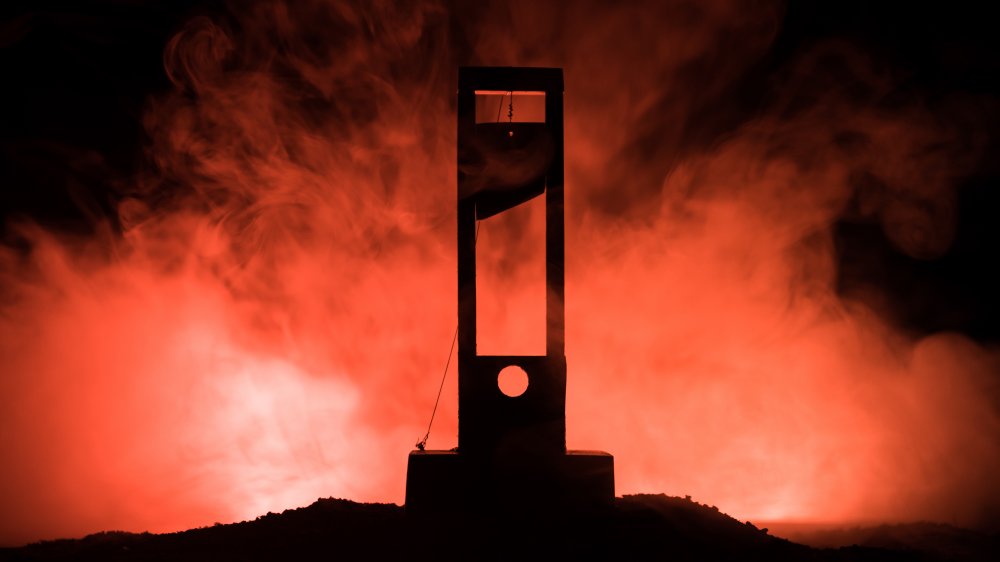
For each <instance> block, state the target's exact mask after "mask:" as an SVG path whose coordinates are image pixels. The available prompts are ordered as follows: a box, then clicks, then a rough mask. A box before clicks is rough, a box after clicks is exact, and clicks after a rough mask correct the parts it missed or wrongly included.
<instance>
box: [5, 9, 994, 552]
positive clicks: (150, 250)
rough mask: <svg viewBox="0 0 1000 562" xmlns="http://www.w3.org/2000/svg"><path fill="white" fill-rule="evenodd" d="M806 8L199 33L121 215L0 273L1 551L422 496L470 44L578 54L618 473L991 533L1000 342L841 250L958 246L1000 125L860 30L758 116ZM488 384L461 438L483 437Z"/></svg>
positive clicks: (159, 106)
mask: <svg viewBox="0 0 1000 562" xmlns="http://www.w3.org/2000/svg"><path fill="white" fill-rule="evenodd" d="M781 17H782V10H781V7H780V6H777V5H773V4H771V3H765V2H762V3H760V4H759V5H757V6H754V7H752V9H751V8H750V7H748V6H746V4H745V3H723V2H718V3H711V2H710V3H704V2H676V3H670V4H668V5H664V3H659V2H650V3H647V4H645V5H643V4H628V5H622V6H612V5H605V4H604V3H598V2H595V3H587V2H582V3H581V2H573V3H567V4H558V3H544V4H543V5H538V3H534V2H530V3H529V2H525V3H516V2H515V3H502V4H486V5H475V6H473V5H471V4H465V3H460V4H459V5H457V6H446V5H438V4H429V3H420V4H417V3H414V4H407V3H403V4H400V3H393V2H375V3H371V4H363V5H352V4H347V3H337V2H322V1H319V0H315V1H310V2H296V3H294V4H292V3H287V4H286V3H284V2H277V1H269V2H259V3H254V4H252V5H251V6H249V7H245V6H240V7H239V8H236V7H234V8H233V9H232V10H231V11H230V12H229V13H227V14H224V15H219V16H215V17H212V18H209V17H195V18H193V19H192V20H191V21H189V22H188V23H187V25H186V26H185V27H184V28H183V29H181V30H179V31H178V33H177V34H176V35H175V36H174V37H173V39H172V40H171V41H170V42H169V43H168V44H167V45H166V46H165V48H164V66H165V70H166V74H167V76H168V77H169V78H170V80H171V82H172V83H173V84H174V88H173V89H172V90H171V91H170V92H168V93H166V94H164V95H161V96H157V97H155V98H151V99H150V100H149V103H148V107H147V109H146V111H145V114H144V121H143V123H144V126H145V128H146V131H147V133H148V135H149V138H150V139H151V140H150V143H149V145H148V146H147V147H146V148H147V161H148V166H147V169H146V171H145V173H143V174H141V176H140V177H138V178H136V180H135V181H134V183H133V185H130V186H129V187H128V188H127V189H126V190H124V191H121V192H120V193H119V196H118V198H117V201H118V207H117V211H118V212H117V216H115V217H113V218H111V219H109V220H108V224H107V227H106V228H104V229H100V230H99V231H98V234H97V235H94V236H92V237H89V238H86V239H80V238H69V237H66V236H61V235H57V234H55V233H51V232H46V231H44V230H42V229H40V228H38V227H35V226H32V225H30V224H21V225H18V226H17V227H16V228H18V229H19V235H20V236H21V237H22V238H23V239H25V240H27V241H29V242H30V244H29V245H30V249H29V250H28V251H15V250H12V249H8V250H4V253H3V254H2V257H0V273H2V286H3V299H4V300H3V301H2V306H3V308H2V310H0V332H2V335H3V337H2V339H0V342H2V343H0V357H2V364H3V365H4V376H3V377H2V378H0V385H2V386H0V412H2V413H0V419H2V423H0V428H2V429H0V431H2V433H0V443H2V446H3V449H4V450H5V451H8V454H7V455H5V456H6V457H7V461H6V463H5V464H6V466H5V469H4V475H5V478H3V479H0V496H2V497H3V498H5V500H4V509H3V512H2V516H0V540H3V541H4V542H23V541H27V540H33V539H38V538H51V537H55V536H66V535H79V534H83V533H87V532H93V531H97V530H101V529H111V528H124V529H129V530H146V529H148V530H152V531H164V530H176V529H181V528H186V527H190V526H197V525H206V524H211V523H212V522H214V521H231V520H237V519H243V518H252V517H255V516H257V515H259V514H261V513H264V512H266V511H269V510H281V509H284V508H288V507H293V506H297V505H303V504H306V503H309V502H310V501H312V500H313V499H315V498H316V497H319V496H340V497H349V498H351V499H355V500H360V501H395V502H401V501H402V497H403V487H404V472H405V455H406V452H407V451H408V450H409V449H410V447H411V446H412V444H413V442H414V441H415V440H416V439H417V438H418V437H419V436H421V435H422V434H423V431H424V428H425V426H424V424H425V423H426V419H427V416H428V415H429V413H430V409H431V407H432V405H433V399H434V392H435V390H436V385H437V383H438V381H439V379H438V377H439V376H440V372H441V368H442V367H443V362H444V360H445V358H446V356H447V351H448V349H447V347H448V344H449V342H450V341H451V337H452V335H453V331H454V325H455V319H456V309H455V274H454V272H455V267H456V263H455V248H454V223H455V215H454V212H455V211H454V206H455V205H454V203H455V189H456V187H455V144H454V143H455V134H454V131H455V127H454V119H455V116H454V101H453V98H454V80H455V66H456V65H457V64H482V65H547V66H560V67H564V68H565V69H566V70H565V74H566V84H567V87H566V98H565V100H566V101H565V103H566V176H567V179H566V186H567V187H566V195H567V356H568V361H569V390H568V393H569V394H568V431H569V435H568V439H569V445H570V447H576V448H602V449H606V450H608V451H610V452H612V453H613V454H615V456H616V457H617V460H616V464H617V476H618V478H617V487H618V493H619V494H621V493H632V492H640V491H646V492H659V491H664V492H667V493H674V494H691V495H693V496H695V497H696V498H698V499H699V500H701V501H707V502H710V503H714V504H716V505H718V506H719V507H720V508H721V509H723V510H724V511H726V512H728V513H731V514H733V515H734V516H737V517H741V518H756V519H813V520H817V519H822V520H857V519H861V518H865V519H892V520H900V519H916V518H924V519H933V520H945V521H953V522H957V523H963V524H979V523H982V522H983V521H985V520H986V516H987V515H988V514H989V513H991V510H996V509H997V501H998V498H1000V489H998V485H997V484H996V482H995V481H994V480H995V479H993V478H992V476H991V475H993V474H995V473H996V471H997V469H1000V447H998V445H997V443H998V442H1000V441H998V439H997V437H998V436H1000V418H998V415H997V414H998V411H997V403H998V389H997V379H996V373H997V369H998V367H1000V365H998V363H997V361H998V359H997V354H996V350H992V349H986V348H983V347H981V346H979V345H978V344H976V343H975V342H973V341H971V340H969V339H967V338H965V337H963V336H961V335H959V334H936V335H932V336H930V337H926V338H923V339H916V338H914V337H912V336H910V335H909V334H907V333H905V332H903V331H901V330H899V329H897V328H895V327H893V326H892V325H890V324H888V323H887V322H886V321H884V320H882V319H881V318H879V317H878V316H877V315H876V314H875V312H874V311H873V310H872V309H870V308H869V307H868V306H867V305H866V304H865V303H863V302H857V301H847V300H845V299H842V298H840V296H839V295H838V294H837V292H836V287H835V279H836V267H837V264H836V259H835V252H834V244H833V237H832V226H833V224H834V221H836V220H837V219H838V218H840V217H842V216H844V215H860V216H865V217H871V218H873V219H875V220H879V221H880V222H881V224H882V225H883V228H884V230H885V232H886V234H887V236H888V237H889V239H890V240H891V241H892V242H893V243H894V244H895V245H896V246H897V247H898V248H899V249H900V250H902V251H904V252H907V253H908V254H910V255H913V256H918V257H922V258H931V257H935V256H939V255H941V254H942V253H944V252H945V251H947V249H948V247H949V245H950V243H951V241H952V237H953V235H954V229H955V203H954V198H955V185H956V184H957V182H958V181H959V180H960V179H961V178H962V177H963V175H964V174H966V173H968V172H969V170H970V169H971V166H972V165H973V164H974V162H975V160H976V158H977V157H978V155H979V152H980V151H981V150H982V148H981V146H980V144H981V143H980V140H979V139H978V137H977V136H976V134H975V133H976V131H978V129H977V128H976V125H975V123H969V122H968V118H967V117H966V116H965V115H964V114H958V113H955V112H952V113H948V112H943V113H942V111H941V109H940V107H938V106H935V107H931V106H929V105H928V103H927V102H926V101H925V100H921V99H919V98H916V97H914V96H911V97H905V98H904V99H898V96H897V97H894V96H895V95H896V94H895V92H896V91H897V90H896V89H895V88H894V84H895V81H896V80H897V77H894V76H893V74H892V71H891V69H886V68H881V67H880V66H879V63H878V61H876V60H873V59H870V58H869V57H868V56H866V55H865V54H864V53H863V52H862V51H860V50H858V49H857V48H855V47H852V46H851V45H847V44H842V43H836V42H827V43H822V44H818V45H816V46H815V48H814V49H812V50H810V51H807V52H802V53H800V54H798V55H797V56H796V57H795V58H794V60H792V61H791V62H790V63H788V64H786V65H783V66H782V67H781V68H780V69H779V70H778V71H776V72H774V73H772V74H771V75H770V76H771V78H770V79H771V83H769V84H768V85H767V91H768V92H770V95H769V96H767V98H766V99H765V100H764V101H762V102H754V103H753V104H749V102H746V101H745V100H743V99H742V98H741V97H740V95H739V93H740V91H741V89H742V88H745V87H747V83H746V81H747V80H748V76H751V75H752V70H753V69H754V68H755V67H756V65H760V64H762V63H761V61H762V60H765V59H766V57H767V55H768V50H769V48H770V47H771V45H772V43H773V41H774V39H775V35H776V33H777V30H778V28H779V25H780V23H781ZM734 100H736V101H734ZM748 104H749V105H750V107H748ZM958 105H960V104H955V105H953V106H948V107H957V106H958ZM970 131H971V133H970ZM536 207H537V206H534V207H525V209H523V210H520V211H519V214H518V215H517V216H516V217H515V216H513V215H512V216H511V217H497V218H496V219H491V221H493V222H491V221H487V222H486V223H485V225H484V226H483V227H482V228H483V233H482V237H481V239H480V241H481V243H482V245H483V246H484V249H483V250H482V251H483V252H484V253H481V254H480V255H481V256H483V257H484V258H485V259H484V261H485V262H486V263H485V264H484V269H482V270H481V271H482V272H484V277H485V278H484V279H482V280H481V283H483V285H484V286H487V287H490V291H491V292H493V291H495V292H496V293H497V294H499V293H501V292H502V293H506V294H508V295H509V296H510V299H511V302H512V303H514V304H513V305H512V306H511V307H507V308H504V307H502V306H486V307H484V308H483V309H482V310H481V315H482V316H481V318H480V321H481V323H482V325H484V326H493V327H494V329H493V330H492V331H487V332H488V335H489V334H495V335H497V336H496V337H499V338H501V340H502V339H503V338H504V337H508V338H510V341H494V342H491V343H489V344H488V345H486V347H489V348H490V349H494V348H502V347H504V345H507V344H512V345H520V344H521V343H522V342H523V341H525V340H532V338H534V341H537V338H536V337H534V336H537V335H538V334H537V333H536V334H527V335H526V334H525V333H523V330H520V329H519V327H520V324H519V323H518V322H519V321H520V320H521V319H523V318H526V317H530V318H534V317H535V316H537V313H536V311H533V310H532V309H531V308H530V307H532V306H533V305H536V304H537V303H538V302H539V298H538V294H536V293H532V292H531V291H530V289H531V287H525V286H524V283H523V281H524V280H525V279H534V278H536V277H537V275H536V274H537V273H538V271H536V269H537V266H538V264H539V263H541V262H540V261H539V260H538V258H539V254H538V252H540V251H541V247H539V246H537V245H536V246H534V248H535V249H534V250H532V245H531V244H529V242H530V241H531V238H532V236H531V234H530V233H532V232H534V233H537V232H539V231H540V228H539V221H540V220H541V218H542V214H541V212H540V211H539V209H538V208H536ZM494 223H495V224H494ZM494 242H496V243H497V244H498V246H499V245H501V244H508V246H509V247H513V248H515V249H516V250H517V252H518V255H523V257H524V260H523V261H520V260H516V259H511V257H510V255H509V254H508V255H502V254H500V253H497V252H495V251H493V252H492V253H490V251H488V250H486V249H485V247H486V245H487V243H490V244H492V243H494ZM532 252H535V253H532ZM538 324H539V323H537V322H535V323H533V324H532V326H537V325H538ZM505 334H506V336H505ZM481 336H482V334H481ZM455 379H456V377H455V376H454V373H452V374H451V375H450V382H449V384H448V386H447V387H446V388H447V391H446V393H445V396H444V399H443V402H442V406H441V408H440V409H439V411H438V418H437V421H436V422H435V427H434V433H433V434H432V438H431V442H430V446H431V447H435V448H448V447H451V446H453V445H454V443H455V430H456V426H457V420H456V396H455V395H456V387H455ZM993 512H994V513H995V511H993Z"/></svg>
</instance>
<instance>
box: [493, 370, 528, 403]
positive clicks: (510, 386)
mask: <svg viewBox="0 0 1000 562" xmlns="http://www.w3.org/2000/svg"><path fill="white" fill-rule="evenodd" d="M497 386H498V387H500V392H502V393H504V395H505V396H510V397H511V398H517V397H518V396H520V395H522V394H524V391H526V390H528V373H525V372H524V369H522V368H520V367H518V366H517V365H509V366H507V367H504V368H503V369H501V370H500V374H499V375H497Z"/></svg>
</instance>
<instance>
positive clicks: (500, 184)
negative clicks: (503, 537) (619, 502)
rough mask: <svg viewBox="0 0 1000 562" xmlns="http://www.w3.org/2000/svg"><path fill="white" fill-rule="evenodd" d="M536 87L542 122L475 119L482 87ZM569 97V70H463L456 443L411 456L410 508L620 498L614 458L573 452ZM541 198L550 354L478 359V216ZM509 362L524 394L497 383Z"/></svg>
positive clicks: (575, 506)
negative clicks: (569, 446) (567, 269)
mask: <svg viewBox="0 0 1000 562" xmlns="http://www.w3.org/2000/svg"><path fill="white" fill-rule="evenodd" d="M529 93H530V94H531V95H533V96H534V98H533V99H534V100H536V102H535V105H537V106H539V107H538V109H539V110H541V109H542V107H541V103H542V102H541V101H540V98H541V96H544V107H543V109H544V111H536V112H535V116H534V118H532V119H531V121H533V122H520V121H518V122H515V121H513V119H512V117H511V120H510V121H509V122H508V121H500V120H499V119H497V120H496V121H493V120H492V119H488V120H487V119H477V95H487V96H488V95H492V96H493V99H497V94H499V95H500V97H499V99H500V100H503V99H505V98H504V97H503V96H504V95H508V96H510V99H511V103H513V99H514V97H515V96H517V95H519V94H521V95H527V94H529ZM562 96H563V78H562V69H558V68H511V67H463V68H460V69H459V73H458V377H459V379H458V448H457V449H456V450H448V451H443V450H436V451H435V450H422V449H421V450H415V451H413V452H411V453H410V456H409V463H408V467H407V482H406V508H407V511H408V512H416V513H421V512H466V511H475V510H480V509H484V508H486V509H495V508H498V507H499V508H503V507H505V506H506V507H515V506H516V507H517V508H518V509H524V508H525V507H528V506H531V507H532V508H535V509H546V508H554V509H559V510H564V509H565V510H575V511H579V510H580V509H588V508H598V509H599V508H603V507H607V506H610V505H611V504H612V502H613V500H614V459H613V457H612V456H611V455H609V454H607V453H603V452H594V451H567V450H566V356H565V351H564V350H565V337H564V334H565V329H564V323H565V311H564V294H565V291H564V269H563V264H564V234H563V231H564V216H563V215H564V213H563V103H562ZM494 107H495V106H494ZM479 113H480V116H481V115H482V113H483V112H482V111H480V112H479ZM497 113H498V114H499V112H497ZM511 113H513V107H512V109H511ZM539 116H541V118H539ZM477 121H485V122H477ZM540 195H544V196H545V260H546V268H545V271H546V273H545V276H546V286H547V292H546V347H545V349H546V351H545V355H479V354H478V353H477V350H476V302H477V301H476V221H477V220H483V219H485V218H488V217H490V216H493V215H496V214H499V213H502V212H504V211H507V210H509V209H511V208H513V207H515V206H517V205H519V204H521V203H524V202H526V201H528V200H530V199H533V198H534V197H537V196H540ZM511 365H513V366H517V367H520V368H521V369H523V370H524V372H525V373H526V374H527V377H528V387H527V389H526V390H525V391H524V393H523V394H521V395H520V396H516V397H511V396H507V395H505V394H504V393H503V392H501V390H500V389H499V387H498V383H497V380H498V376H499V373H500V371H501V370H503V369H504V368H505V367H508V366H511Z"/></svg>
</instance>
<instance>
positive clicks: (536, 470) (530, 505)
mask: <svg viewBox="0 0 1000 562" xmlns="http://www.w3.org/2000/svg"><path fill="white" fill-rule="evenodd" d="M614 499H615V468H614V457H613V456H611V455H610V454H608V453H604V452H600V451H567V452H566V453H565V454H562V455H557V456H551V457H547V458H545V459H539V458H537V457H533V458H531V459H524V458H493V459H484V458H476V457H470V456H466V455H462V454H461V453H459V452H458V451H441V450H437V451H412V452H411V453H410V457H409V462H408V465H407V471H406V511H407V513H411V514H418V515H419V514H437V515H448V514H463V513H467V514H472V513H478V512H490V513H505V512H510V513H519V514H523V513H536V514H541V513H546V514H550V513H551V514H556V513H558V514H560V515H565V514H567V513H575V514H579V515H584V514H590V513H599V512H603V511H606V510H608V509H610V508H611V507H612V506H613V505H614Z"/></svg>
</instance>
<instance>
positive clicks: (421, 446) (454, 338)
mask: <svg viewBox="0 0 1000 562" xmlns="http://www.w3.org/2000/svg"><path fill="white" fill-rule="evenodd" d="M482 224H483V223H482V222H480V221H476V237H475V239H474V240H473V244H476V243H478V242H479V227H480V226H482ZM457 342H458V326H455V335H454V336H452V338H451V347H449V348H448V360H447V361H445V362H444V372H443V373H441V384H440V385H439V386H438V393H437V398H435V399H434V409H433V410H431V421H429V422H427V433H425V434H424V438H423V439H421V440H420V441H417V449H420V450H421V451H423V450H424V449H425V448H426V447H427V439H429V438H430V436H431V426H432V425H434V416H435V415H437V411H438V404H440V403H441V391H442V390H444V381H445V380H446V379H447V378H448V367H449V366H450V365H451V358H452V356H453V355H454V354H455V344H456V343H457Z"/></svg>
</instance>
